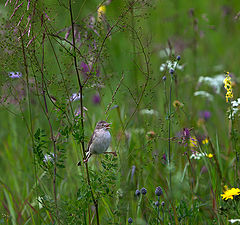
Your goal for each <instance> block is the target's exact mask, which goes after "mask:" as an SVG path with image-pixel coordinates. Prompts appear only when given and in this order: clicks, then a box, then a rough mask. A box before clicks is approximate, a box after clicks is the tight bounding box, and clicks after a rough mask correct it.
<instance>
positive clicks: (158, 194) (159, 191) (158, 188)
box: [155, 187, 163, 196]
mask: <svg viewBox="0 0 240 225" xmlns="http://www.w3.org/2000/svg"><path fill="white" fill-rule="evenodd" d="M162 194H163V191H162V188H161V187H156V190H155V195H157V196H161V195H162Z"/></svg>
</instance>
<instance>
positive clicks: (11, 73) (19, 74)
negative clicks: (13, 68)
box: [8, 72, 22, 79]
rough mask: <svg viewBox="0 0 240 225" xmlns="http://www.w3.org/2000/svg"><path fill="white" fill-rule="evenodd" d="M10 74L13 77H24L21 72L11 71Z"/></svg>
mask: <svg viewBox="0 0 240 225" xmlns="http://www.w3.org/2000/svg"><path fill="white" fill-rule="evenodd" d="M8 76H9V77H10V78H13V79H14V78H20V77H22V73H21V72H9V73H8Z"/></svg>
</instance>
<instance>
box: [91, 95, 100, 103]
mask: <svg viewBox="0 0 240 225" xmlns="http://www.w3.org/2000/svg"><path fill="white" fill-rule="evenodd" d="M92 101H93V103H94V104H99V103H100V102H101V98H100V95H99V94H96V95H94V96H93V98H92Z"/></svg>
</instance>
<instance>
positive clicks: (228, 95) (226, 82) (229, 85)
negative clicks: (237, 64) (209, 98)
mask: <svg viewBox="0 0 240 225" xmlns="http://www.w3.org/2000/svg"><path fill="white" fill-rule="evenodd" d="M223 83H224V88H225V89H226V90H227V93H226V102H228V99H229V98H233V93H232V81H231V77H230V75H229V72H227V73H226V77H225V79H224V80H223Z"/></svg>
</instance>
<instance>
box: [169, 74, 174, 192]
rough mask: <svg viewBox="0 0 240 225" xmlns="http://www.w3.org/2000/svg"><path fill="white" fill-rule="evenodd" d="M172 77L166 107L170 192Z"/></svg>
mask: <svg viewBox="0 0 240 225" xmlns="http://www.w3.org/2000/svg"><path fill="white" fill-rule="evenodd" d="M172 79H173V78H172V75H171V80H170V88H169V107H168V166H169V170H170V173H169V186H170V190H171V191H172V171H171V165H170V164H171V113H172V111H171V110H172V108H171V106H172Z"/></svg>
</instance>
